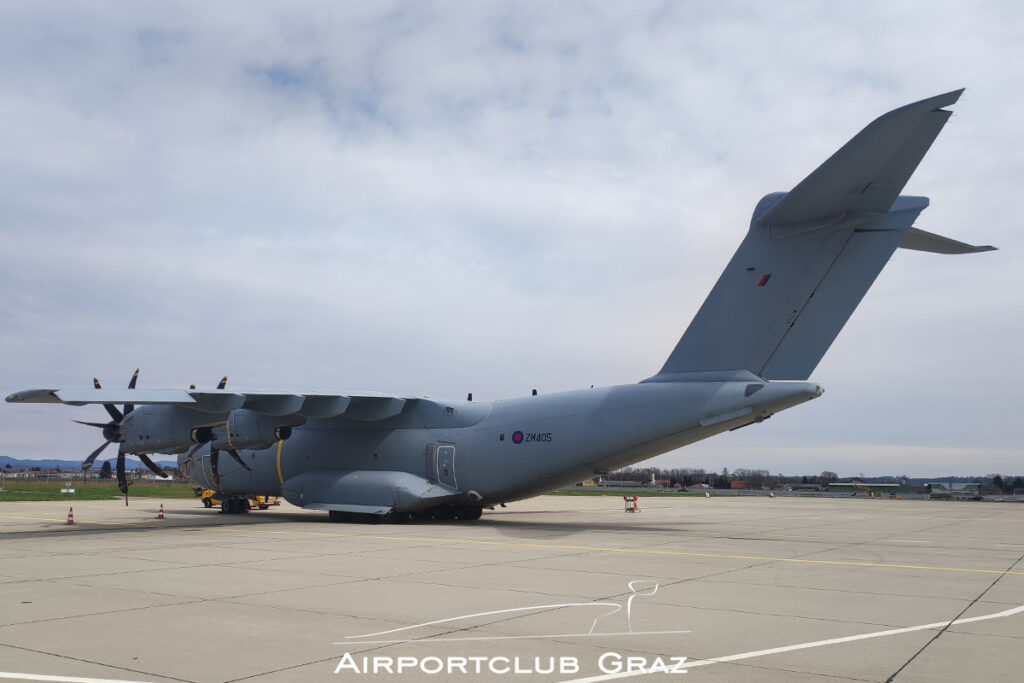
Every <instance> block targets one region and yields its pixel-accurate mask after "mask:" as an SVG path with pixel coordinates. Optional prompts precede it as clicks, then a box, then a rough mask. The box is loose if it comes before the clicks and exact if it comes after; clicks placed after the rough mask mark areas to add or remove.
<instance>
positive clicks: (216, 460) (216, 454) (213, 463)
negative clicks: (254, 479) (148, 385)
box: [188, 375, 252, 480]
mask: <svg viewBox="0 0 1024 683" xmlns="http://www.w3.org/2000/svg"><path fill="white" fill-rule="evenodd" d="M227 384H228V377H227V375H224V376H223V377H221V378H220V382H218V383H217V389H223V388H224V387H226V386H227ZM191 388H192V389H195V385H194V384H193V385H192V386H191ZM224 428H225V429H227V428H228V427H227V425H226V424H225V425H224ZM205 445H206V444H205V443H200V444H196V446H195V447H194V448H193V449H192V450H191V451H189V453H188V457H192V456H193V455H195V454H196V452H198V451H199V449H200V448H202V447H203V446H205ZM220 450H221V449H219V448H216V447H215V446H214V445H213V444H212V443H211V444H210V470H211V471H212V472H213V478H214V479H215V480H219V479H220V477H221V475H220V469H219V465H220ZM224 450H226V451H227V452H228V455H230V456H231V457H232V458H234V460H235V462H237V463H238V464H239V465H241V466H242V467H244V468H245V469H246V471H248V472H252V468H251V467H249V466H248V465H246V464H245V461H244V460H242V456H241V455H240V454H239V452H238V451H236V450H235V449H234V448H225V449H224Z"/></svg>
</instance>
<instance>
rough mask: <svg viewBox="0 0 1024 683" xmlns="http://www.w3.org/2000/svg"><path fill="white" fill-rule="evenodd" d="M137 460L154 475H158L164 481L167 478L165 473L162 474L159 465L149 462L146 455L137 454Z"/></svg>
mask: <svg viewBox="0 0 1024 683" xmlns="http://www.w3.org/2000/svg"><path fill="white" fill-rule="evenodd" d="M139 460H141V461H142V464H143V465H145V466H146V467H148V468H149V469H151V470H153V472H155V473H156V474H158V475H160V476H161V477H163V478H164V479H166V478H167V476H168V475H167V473H166V472H164V471H163V470H162V469H160V465H157V464H156V463H155V462H153V461H152V460H150V459H149V456H148V455H146V454H145V453H139Z"/></svg>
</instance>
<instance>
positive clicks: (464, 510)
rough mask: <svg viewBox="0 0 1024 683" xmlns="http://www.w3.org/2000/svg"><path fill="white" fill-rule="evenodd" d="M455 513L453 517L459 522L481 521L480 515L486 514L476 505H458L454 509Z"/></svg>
mask: <svg viewBox="0 0 1024 683" xmlns="http://www.w3.org/2000/svg"><path fill="white" fill-rule="evenodd" d="M452 512H453V513H454V514H453V515H452V516H453V517H454V518H455V519H458V520H474V519H480V515H482V514H483V513H484V509H483V508H482V507H478V506H476V505H456V506H454V507H453V508H452Z"/></svg>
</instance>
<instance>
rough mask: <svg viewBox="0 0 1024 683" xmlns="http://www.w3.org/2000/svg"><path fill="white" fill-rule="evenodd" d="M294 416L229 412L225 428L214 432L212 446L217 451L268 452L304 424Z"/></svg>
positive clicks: (245, 411) (240, 411)
mask: <svg viewBox="0 0 1024 683" xmlns="http://www.w3.org/2000/svg"><path fill="white" fill-rule="evenodd" d="M305 422H306V418H304V417H299V416H298V415H264V414H263V413H257V412H255V411H252V410H245V409H244V408H242V409H239V410H233V411H231V414H230V415H228V420H227V425H226V426H225V427H223V428H217V429H215V430H214V432H213V434H214V438H213V446H214V448H221V449H228V448H231V449H239V448H251V449H253V450H260V449H263V448H270V447H271V446H273V445H274V444H275V443H277V442H278V441H284V440H286V439H288V437H290V436H291V435H292V428H293V427H298V426H299V425H302V424H305Z"/></svg>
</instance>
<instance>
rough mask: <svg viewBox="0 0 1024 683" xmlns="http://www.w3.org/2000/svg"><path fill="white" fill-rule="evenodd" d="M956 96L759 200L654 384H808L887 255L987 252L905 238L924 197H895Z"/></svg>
mask: <svg viewBox="0 0 1024 683" xmlns="http://www.w3.org/2000/svg"><path fill="white" fill-rule="evenodd" d="M960 92H962V91H955V92H952V93H948V94H946V95H940V96H938V97H933V98H930V99H927V100H922V101H921V102H917V103H915V104H910V105H907V106H905V107H901V108H900V109H896V110H894V111H892V112H890V113H889V114H885V115H884V116H882V117H880V118H878V119H876V120H875V121H874V122H872V123H871V124H869V125H868V126H867V128H865V129H864V130H863V131H861V132H860V133H859V134H857V135H856V136H855V137H854V138H853V139H852V140H850V142H848V143H847V144H846V145H844V146H843V147H842V148H841V149H840V150H839V151H838V152H836V153H835V154H833V155H832V156H831V157H830V158H829V159H828V161H826V162H825V163H824V164H822V165H821V166H819V167H818V169H816V170H815V171H814V172H813V173H811V175H809V176H808V177H807V178H805V179H804V180H803V181H801V182H800V183H799V184H798V185H797V186H796V187H795V188H793V190H792V191H790V192H788V193H774V194H770V195H767V196H766V197H764V198H763V199H762V200H761V201H760V202H759V203H758V205H757V207H756V208H755V209H754V215H753V218H752V219H751V223H750V230H749V231H748V233H747V236H746V238H745V239H744V240H743V242H742V243H741V244H740V247H739V249H738V250H737V251H736V254H735V255H734V256H733V258H732V260H731V261H730V262H729V265H728V266H726V269H725V271H724V272H723V273H722V275H721V277H720V278H719V280H718V283H717V284H716V285H715V287H714V289H712V291H711V293H710V294H709V295H708V298H707V299H706V300H705V302H704V304H703V306H701V308H700V310H699V311H698V312H697V315H696V316H695V317H694V319H693V322H692V323H690V326H689V327H688V328H687V330H686V332H685V333H684V334H683V337H682V339H680V340H679V343H678V344H677V345H676V347H675V349H674V350H673V351H672V354H671V355H670V356H669V358H668V361H667V362H666V363H665V366H664V367H663V368H662V369H661V371H660V372H659V373H658V375H656V376H655V377H653V378H651V380H652V381H659V380H664V381H667V380H672V379H673V378H675V377H678V376H679V375H682V374H686V373H695V372H704V373H706V372H709V371H711V372H725V371H737V370H747V371H750V372H752V373H754V374H757V375H759V376H761V377H764V378H766V379H793V380H804V379H807V378H808V377H809V376H810V374H811V372H812V371H813V370H814V368H815V367H816V366H817V364H818V362H819V361H820V360H821V358H822V356H824V355H825V352H826V351H827V350H828V347H829V346H830V345H831V344H832V342H833V340H835V338H836V336H837V335H838V334H839V331H840V330H841V329H842V328H843V325H845V324H846V321H847V320H848V319H849V317H850V315H851V314H852V313H853V311H854V309H855V308H856V307H857V305H858V304H859V303H860V301H861V299H862V298H863V296H864V294H865V293H866V292H867V290H868V289H869V288H870V287H871V284H872V283H873V282H874V281H875V278H876V277H877V276H878V274H879V273H880V272H881V270H882V268H884V267H885V264H886V263H887V262H888V260H889V258H890V257H891V256H892V254H893V252H894V251H895V250H896V249H897V248H899V247H901V246H902V247H904V248H908V249H917V250H923V251H932V252H936V253H944V254H961V253H973V252H978V251H988V250H991V249H993V247H973V246H971V245H968V244H964V243H963V242H958V241H956V240H951V239H949V238H945V237H940V236H939V235H933V234H932V233H928V232H925V231H923V230H917V229H915V228H913V227H912V225H913V223H914V221H915V220H916V219H917V216H918V215H919V214H920V213H921V211H923V210H924V209H925V208H926V207H927V206H928V199H927V198H926V197H910V196H899V191H900V190H901V189H902V188H903V186H904V185H905V184H906V182H907V180H908V179H909V177H910V175H911V174H912V173H913V171H914V169H915V168H916V167H917V165H918V163H919V162H920V160H921V158H922V157H923V156H924V153H925V152H926V151H927V150H928V147H929V146H930V145H931V143H932V141H933V140H934V139H935V136H936V135H938V132H939V130H941V128H942V126H943V124H945V122H946V119H947V118H948V117H949V114H950V112H948V111H945V110H942V109H939V107H941V106H943V105H945V104H951V103H952V102H955V101H956V99H957V98H958V97H959V95H960Z"/></svg>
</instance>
